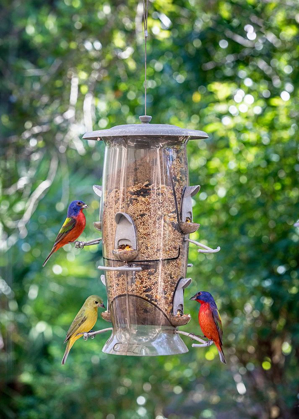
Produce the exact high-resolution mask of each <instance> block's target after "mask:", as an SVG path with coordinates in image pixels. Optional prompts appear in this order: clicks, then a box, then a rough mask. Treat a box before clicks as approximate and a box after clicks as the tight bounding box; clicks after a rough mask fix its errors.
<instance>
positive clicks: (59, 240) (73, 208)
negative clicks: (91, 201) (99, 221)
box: [43, 201, 87, 266]
mask: <svg viewBox="0 0 299 419" xmlns="http://www.w3.org/2000/svg"><path fill="white" fill-rule="evenodd" d="M84 208H87V205H86V204H85V203H84V202H83V201H73V202H71V203H70V205H69V208H68V211H67V218H66V220H65V222H64V223H63V226H62V227H61V229H60V230H59V233H58V235H57V237H56V240H55V243H54V246H53V248H52V250H51V252H50V253H49V255H48V256H47V258H46V260H45V261H44V263H43V266H45V264H46V263H47V262H48V260H49V259H50V257H51V256H52V254H53V253H54V252H56V251H57V250H58V249H60V248H61V247H62V246H65V245H66V244H68V243H71V242H74V241H75V240H77V238H78V237H79V236H80V235H81V234H82V233H83V230H84V228H85V226H86V219H85V215H84V214H83V209H84Z"/></svg>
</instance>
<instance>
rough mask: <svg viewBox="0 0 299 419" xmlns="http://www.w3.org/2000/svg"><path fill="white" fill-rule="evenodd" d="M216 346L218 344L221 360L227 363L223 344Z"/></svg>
mask: <svg viewBox="0 0 299 419" xmlns="http://www.w3.org/2000/svg"><path fill="white" fill-rule="evenodd" d="M216 346H217V349H218V353H219V358H220V361H221V362H222V363H223V364H226V359H225V356H224V352H223V349H222V348H221V346H220V345H216Z"/></svg>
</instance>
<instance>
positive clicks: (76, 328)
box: [61, 295, 105, 365]
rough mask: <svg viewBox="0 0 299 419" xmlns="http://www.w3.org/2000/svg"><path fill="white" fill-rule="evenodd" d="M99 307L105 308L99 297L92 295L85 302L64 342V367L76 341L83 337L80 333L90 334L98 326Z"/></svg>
mask: <svg viewBox="0 0 299 419" xmlns="http://www.w3.org/2000/svg"><path fill="white" fill-rule="evenodd" d="M99 307H103V308H105V306H104V304H103V300H102V299H101V297H99V296H98V295H91V296H90V297H88V298H87V299H86V300H85V303H84V304H83V306H82V307H81V309H80V311H79V313H78V314H77V316H76V317H75V318H74V320H73V323H72V324H71V327H70V328H69V330H68V332H67V335H66V338H65V341H64V343H65V342H67V345H66V349H65V352H64V355H63V358H62V361H61V363H62V365H64V364H65V362H66V359H67V357H68V354H69V352H70V350H71V347H72V346H73V345H74V343H75V342H76V340H78V339H80V338H81V337H82V336H83V335H80V334H79V333H87V332H89V331H90V330H91V329H92V328H93V326H94V325H95V324H96V321H97V318H98V308H99Z"/></svg>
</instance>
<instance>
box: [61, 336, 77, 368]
mask: <svg viewBox="0 0 299 419" xmlns="http://www.w3.org/2000/svg"><path fill="white" fill-rule="evenodd" d="M73 344H74V342H71V341H70V340H68V342H67V345H66V348H65V352H64V355H63V358H62V361H61V365H64V364H65V363H66V360H67V357H68V356H69V353H70V350H71V348H72V346H73Z"/></svg>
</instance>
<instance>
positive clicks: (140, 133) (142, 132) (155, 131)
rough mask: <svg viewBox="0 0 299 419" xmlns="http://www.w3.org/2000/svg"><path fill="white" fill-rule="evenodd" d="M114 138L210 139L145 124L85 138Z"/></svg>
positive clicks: (106, 131) (93, 134)
mask: <svg viewBox="0 0 299 419" xmlns="http://www.w3.org/2000/svg"><path fill="white" fill-rule="evenodd" d="M113 137H186V138H188V139H190V140H192V139H201V138H208V135H207V134H206V133H205V132H203V131H197V130H192V129H184V128H179V127H177V126H175V125H167V124H148V123H144V124H128V125H117V126H116V127H113V128H109V129H102V130H98V131H92V132H87V133H86V134H84V136H83V138H84V139H85V140H97V139H100V140H102V139H104V138H113Z"/></svg>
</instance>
